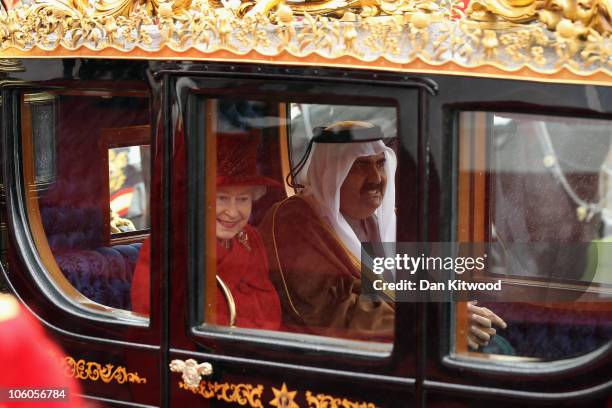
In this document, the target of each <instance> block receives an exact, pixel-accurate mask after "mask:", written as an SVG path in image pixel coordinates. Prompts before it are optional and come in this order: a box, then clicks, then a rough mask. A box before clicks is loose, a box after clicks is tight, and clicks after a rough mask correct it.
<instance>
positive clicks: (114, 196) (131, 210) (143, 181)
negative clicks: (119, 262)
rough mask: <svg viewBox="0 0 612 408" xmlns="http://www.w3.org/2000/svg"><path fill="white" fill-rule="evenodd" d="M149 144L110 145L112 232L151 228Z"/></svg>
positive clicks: (109, 173) (109, 176)
mask: <svg viewBox="0 0 612 408" xmlns="http://www.w3.org/2000/svg"><path fill="white" fill-rule="evenodd" d="M150 150H151V149H150V146H148V145H143V146H127V147H115V148H111V149H108V163H109V166H108V188H109V194H110V209H111V211H112V217H113V218H114V219H115V220H116V221H115V222H113V220H111V234H120V233H124V232H131V231H138V230H144V229H149V227H150V221H149V209H148V208H147V205H148V203H149V198H148V197H149V178H148V177H147V176H146V173H147V171H148V161H149V158H150V157H151V153H150Z"/></svg>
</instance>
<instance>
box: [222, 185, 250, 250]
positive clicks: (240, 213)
mask: <svg viewBox="0 0 612 408" xmlns="http://www.w3.org/2000/svg"><path fill="white" fill-rule="evenodd" d="M253 194H254V187H251V186H231V187H218V188H217V209H216V213H217V238H219V239H232V238H234V237H235V236H236V234H238V233H239V232H240V231H241V230H242V229H243V228H244V226H245V225H246V223H247V222H248V221H249V217H250V216H251V210H252V208H253Z"/></svg>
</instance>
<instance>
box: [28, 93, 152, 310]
mask: <svg viewBox="0 0 612 408" xmlns="http://www.w3.org/2000/svg"><path fill="white" fill-rule="evenodd" d="M133 94H134V95H136V96H129V97H127V96H117V95H114V94H113V93H111V92H102V91H88V90H82V91H81V90H76V89H71V90H69V91H66V92H64V91H56V92H53V93H42V94H25V95H24V96H23V98H22V105H21V118H22V122H21V128H22V151H23V175H24V178H25V184H26V186H27V187H26V192H25V194H26V196H27V197H26V198H27V201H26V202H27V215H28V219H29V225H30V228H31V232H32V237H33V239H34V242H35V244H36V247H37V249H38V251H39V254H40V258H41V260H42V262H43V264H44V265H45V267H46V269H47V272H48V273H49V274H50V275H51V276H52V278H53V279H54V280H55V282H56V283H57V284H58V286H59V287H60V288H61V289H62V290H63V291H64V292H65V293H66V294H67V295H69V296H71V297H73V298H74V299H76V300H78V301H80V302H82V303H89V301H94V302H96V303H98V304H101V305H105V306H110V307H113V308H119V309H124V310H131V309H132V304H131V298H130V290H131V287H132V279H133V275H134V270H135V268H136V264H137V263H138V260H139V254H140V248H141V246H142V241H143V240H144V239H145V238H146V235H148V231H147V230H146V229H147V228H148V227H149V218H148V217H149V215H148V202H149V198H148V194H149V192H148V185H149V182H148V180H149V178H150V174H149V173H150V172H149V153H148V152H149V144H150V141H149V140H150V134H149V132H148V129H149V103H148V96H147V94H146V93H145V92H141V93H139V92H133ZM83 118H87V120H83ZM134 134H138V135H140V136H139V138H138V140H139V142H138V145H135V146H130V144H132V141H133V140H134V138H133V136H134ZM116 146H118V147H116ZM127 192H130V193H131V194H132V197H131V199H130V200H128V201H129V202H126V203H122V204H121V205H119V204H117V207H116V208H114V209H115V211H111V208H112V206H113V205H115V204H112V205H109V203H118V202H119V201H121V194H123V193H127ZM125 224H130V227H129V228H128V229H127V230H132V229H133V230H135V229H140V230H145V231H143V234H140V235H137V236H136V235H135V236H132V237H128V238H125V239H122V240H120V241H117V240H115V238H114V234H113V232H117V230H118V231H124V228H125V227H124V225H125ZM147 267H148V266H147Z"/></svg>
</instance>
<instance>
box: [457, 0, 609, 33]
mask: <svg viewBox="0 0 612 408" xmlns="http://www.w3.org/2000/svg"><path fill="white" fill-rule="evenodd" d="M611 13H612V2H610V0H472V1H471V2H470V5H469V8H468V10H467V15H468V16H469V17H470V18H472V19H474V20H480V21H497V20H506V21H511V22H515V23H524V22H530V21H534V20H539V21H541V22H542V23H544V24H545V25H546V27H547V28H548V29H549V30H557V31H559V32H560V34H561V35H562V36H564V37H574V36H578V35H580V36H583V37H586V36H587V35H588V34H589V32H590V31H591V30H593V31H596V32H599V33H600V34H604V33H605V34H608V35H609V34H610V32H612V21H611V17H612V15H611Z"/></svg>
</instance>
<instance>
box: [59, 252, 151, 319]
mask: <svg viewBox="0 0 612 408" xmlns="http://www.w3.org/2000/svg"><path fill="white" fill-rule="evenodd" d="M141 246H142V244H141V243H135V244H130V245H115V246H112V247H99V248H97V249H95V250H87V249H81V250H69V251H65V252H60V253H58V254H56V255H55V260H56V261H57V264H58V265H59V267H60V269H61V270H62V272H63V273H64V275H65V276H66V278H68V280H69V281H70V283H72V285H73V286H74V287H75V288H76V289H77V290H78V291H79V292H81V293H82V294H83V295H85V296H87V297H88V298H89V299H91V300H93V301H95V302H97V303H101V304H103V305H106V306H110V307H115V308H119V309H125V310H131V308H132V304H131V301H130V288H131V285H132V277H133V275H134V267H135V265H136V261H137V260H138V254H139V252H140V247H141Z"/></svg>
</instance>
